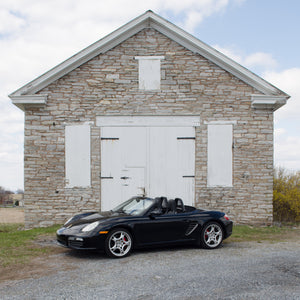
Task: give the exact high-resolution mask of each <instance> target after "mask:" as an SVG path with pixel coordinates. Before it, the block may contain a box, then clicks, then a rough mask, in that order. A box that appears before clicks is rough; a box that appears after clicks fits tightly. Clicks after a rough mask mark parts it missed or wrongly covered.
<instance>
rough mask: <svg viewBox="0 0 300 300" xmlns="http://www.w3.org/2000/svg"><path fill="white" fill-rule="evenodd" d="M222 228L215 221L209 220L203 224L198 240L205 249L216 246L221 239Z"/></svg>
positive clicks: (219, 243)
mask: <svg viewBox="0 0 300 300" xmlns="http://www.w3.org/2000/svg"><path fill="white" fill-rule="evenodd" d="M223 236H224V234H223V229H222V227H221V225H220V224H218V223H217V222H209V223H207V224H205V225H204V227H203V229H202V231H201V236H200V242H201V246H202V247H203V248H206V249H215V248H218V247H219V246H220V245H221V243H222V241H223Z"/></svg>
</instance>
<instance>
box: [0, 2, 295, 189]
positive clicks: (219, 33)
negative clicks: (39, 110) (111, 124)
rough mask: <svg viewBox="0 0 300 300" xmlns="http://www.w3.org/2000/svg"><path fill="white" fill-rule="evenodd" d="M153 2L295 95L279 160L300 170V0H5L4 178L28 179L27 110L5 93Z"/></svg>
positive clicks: (11, 181) (0, 120) (279, 131)
mask: <svg viewBox="0 0 300 300" xmlns="http://www.w3.org/2000/svg"><path fill="white" fill-rule="evenodd" d="M149 9H151V10H153V11H154V12H155V13H157V14H159V15H161V16H162V17H164V18H166V19H167V20H169V21H171V22H172V23H174V24H176V25H177V26H179V27H181V28H183V29H185V30H186V31H188V32H189V33H191V34H193V35H194V36H195V37H197V38H198V39H200V40H201V41H203V42H205V43H207V44H208V45H210V46H212V47H214V48H216V49H217V50H219V51H221V52H222V53H223V54H225V55H227V56H229V57H231V58H232V59H234V60H235V61H237V62H238V63H240V64H241V65H243V66H244V67H246V68H248V69H249V70H251V71H252V72H254V73H256V74H257V75H259V76H261V77H263V78H264V79H266V80H267V81H269V82H270V83H272V84H273V85H275V86H276V87H278V88H279V89H281V90H283V91H284V92H286V93H287V94H289V95H290V96H291V98H290V99H289V100H288V103H287V104H286V105H285V106H284V107H282V108H280V109H279V110H278V111H276V112H275V120H274V126H275V127H274V128H275V129H274V133H275V144H274V145H275V146H274V158H275V162H274V163H275V167H283V168H286V169H288V170H291V171H298V170H300V118H299V115H300V34H299V31H300V18H299V17H298V15H299V11H300V1H299V0H286V1H282V0H184V1H182V0H151V1H147V0H144V1H141V0H127V1H124V0H110V1H107V0H43V1H41V0H0V186H2V187H4V188H6V189H10V190H12V191H16V190H17V189H23V186H24V185H23V181H24V176H23V149H24V148H23V142H24V137H23V135H24V113H23V111H21V110H20V109H18V108H17V107H15V106H14V105H13V104H12V103H11V100H10V99H9V98H8V94H10V93H12V92H14V91H15V90H16V89H18V88H20V87H22V86H23V85H25V84H26V83H28V82H29V81H31V80H33V79H35V78H36V77H38V76H39V75H41V74H43V73H44V72H46V71H48V70H49V69H51V68H52V67H54V66H56V65H57V64H59V63H60V62H62V61H64V60H66V59H67V58H69V57H70V56H72V55H74V54H75V53H77V52H79V51H80V50H82V49H83V48H85V47H87V46H89V45H90V44H92V43H93V42H95V41H97V40H99V39H100V38H102V37H104V36H105V35H107V34H109V33H110V32H112V31H113V30H115V29H117V28H118V27H120V26H122V25H124V24H125V23H127V22H129V21H130V20H132V19H133V18H135V17H137V16H139V15H140V14H142V13H144V12H145V11H147V10H149Z"/></svg>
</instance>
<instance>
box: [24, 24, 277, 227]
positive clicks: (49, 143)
mask: <svg viewBox="0 0 300 300" xmlns="http://www.w3.org/2000/svg"><path fill="white" fill-rule="evenodd" d="M149 55H159V56H164V57H165V59H163V60H161V90H160V91H139V89H138V61H137V60H135V59H134V57H135V56H149ZM39 93H40V94H47V95H48V101H47V104H46V106H45V107H43V108H27V109H26V112H25V155H24V169H25V171H24V172H25V212H26V215H25V222H26V227H27V228H29V227H36V226H48V225H52V224H54V223H63V222H64V221H65V220H66V219H67V218H68V217H70V216H72V215H73V214H75V213H79V212H83V211H90V210H98V209H99V208H100V202H101V198H100V178H99V174H100V171H101V170H100V130H99V127H97V126H96V116H97V115H130V116H134V115H138V116H141V115H174V116H176V115H199V116H200V120H201V125H200V127H197V128H196V162H195V163H196V178H195V202H196V206H198V207H203V208H207V209H218V210H223V211H225V212H226V213H228V214H229V215H230V216H231V217H232V218H233V220H234V221H236V222H239V223H248V224H255V223H257V224H270V223H271V222H272V188H273V181H272V178H273V177H272V171H273V113H272V112H271V111H267V110H254V109H253V108H251V99H250V98H251V94H254V93H255V94H259V93H260V92H259V91H257V90H255V89H254V88H252V87H251V86H249V85H247V84H245V83H244V82H242V81H241V80H239V79H238V78H236V77H234V76H233V75H231V74H230V73H228V72H226V71H224V70H222V69H221V68H220V67H218V66H216V65H215V64H213V63H210V62H209V61H208V60H206V59H205V58H203V57H202V56H200V55H198V54H195V53H193V52H191V51H189V50H187V49H185V48H184V47H182V46H180V45H179V44H177V43H176V42H174V41H172V40H170V39H169V38H167V37H165V36H164V35H162V34H160V33H158V32H157V31H155V30H153V29H144V30H142V31H141V32H139V33H137V34H136V35H134V36H132V37H131V38H129V39H128V40H126V41H124V42H123V43H121V44H120V45H118V46H116V47H115V48H113V49H111V50H109V51H107V52H106V53H104V54H101V55H99V56H96V57H95V58H93V59H92V60H90V61H89V62H87V63H85V64H83V65H81V66H80V67H78V68H76V69H75V70H73V71H72V72H70V73H69V74H67V75H65V76H63V77H62V78H60V79H58V80H56V81H55V82H53V83H52V84H50V85H49V86H48V87H46V88H44V89H43V90H41V91H40V92H39ZM218 120H223V121H229V120H232V121H236V124H235V125H234V126H233V139H234V149H233V187H232V188H208V187H207V125H206V122H209V121H218ZM84 122H90V123H91V124H92V125H91V166H92V169H91V187H90V188H73V189H68V188H65V126H66V125H69V124H82V123H84Z"/></svg>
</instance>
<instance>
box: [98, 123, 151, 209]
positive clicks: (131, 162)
mask: <svg viewBox="0 0 300 300" xmlns="http://www.w3.org/2000/svg"><path fill="white" fill-rule="evenodd" d="M145 132H146V130H145V128H144V127H103V128H101V210H103V211H104V210H109V209H112V208H114V207H115V206H117V205H118V204H120V203H121V202H122V201H125V200H126V199H129V198H130V197H132V196H136V195H144V194H145V182H146V159H147V139H146V138H147V136H146V135H145Z"/></svg>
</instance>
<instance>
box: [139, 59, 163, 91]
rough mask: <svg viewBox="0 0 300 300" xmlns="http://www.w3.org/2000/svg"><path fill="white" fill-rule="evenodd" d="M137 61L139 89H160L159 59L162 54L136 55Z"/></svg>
mask: <svg viewBox="0 0 300 300" xmlns="http://www.w3.org/2000/svg"><path fill="white" fill-rule="evenodd" d="M135 59H136V60H138V62H139V89H140V90H145V91H147V90H160V77H161V75H160V61H161V59H164V56H136V57H135Z"/></svg>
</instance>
